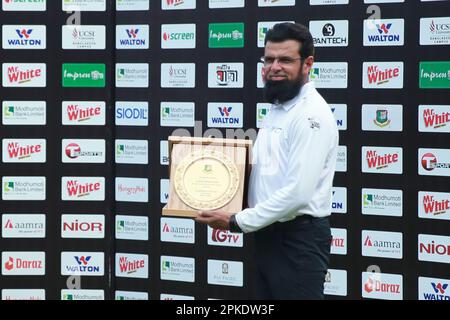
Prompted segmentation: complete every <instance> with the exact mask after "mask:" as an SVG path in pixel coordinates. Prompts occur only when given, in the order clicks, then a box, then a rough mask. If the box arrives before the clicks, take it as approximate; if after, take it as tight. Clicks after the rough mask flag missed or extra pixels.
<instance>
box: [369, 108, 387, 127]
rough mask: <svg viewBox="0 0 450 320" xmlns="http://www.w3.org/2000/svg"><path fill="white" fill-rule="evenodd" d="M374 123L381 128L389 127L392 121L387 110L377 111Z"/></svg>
mask: <svg viewBox="0 0 450 320" xmlns="http://www.w3.org/2000/svg"><path fill="white" fill-rule="evenodd" d="M373 122H374V123H375V125H377V126H378V127H380V128H383V127H386V126H388V125H389V124H390V123H391V120H389V118H388V111H387V110H386V109H383V110H377V112H376V118H375V120H374V121H373Z"/></svg>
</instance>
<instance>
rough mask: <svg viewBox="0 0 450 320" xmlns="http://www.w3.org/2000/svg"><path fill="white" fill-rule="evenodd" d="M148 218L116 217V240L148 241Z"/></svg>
mask: <svg viewBox="0 0 450 320" xmlns="http://www.w3.org/2000/svg"><path fill="white" fill-rule="evenodd" d="M148 230H149V225H148V217H144V216H125V215H116V239H123V240H148Z"/></svg>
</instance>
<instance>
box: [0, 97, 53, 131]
mask: <svg viewBox="0 0 450 320" xmlns="http://www.w3.org/2000/svg"><path fill="white" fill-rule="evenodd" d="M2 113H3V118H2V124H4V125H30V126H31V125H45V124H46V118H47V104H46V102H45V101H3V103H2Z"/></svg>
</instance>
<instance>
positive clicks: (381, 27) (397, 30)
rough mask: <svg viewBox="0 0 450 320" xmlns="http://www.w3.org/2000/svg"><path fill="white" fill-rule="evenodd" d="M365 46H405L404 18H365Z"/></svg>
mask: <svg viewBox="0 0 450 320" xmlns="http://www.w3.org/2000/svg"><path fill="white" fill-rule="evenodd" d="M363 28H364V46H403V44H404V41H405V40H404V38H405V35H404V34H405V31H404V30H405V20H404V19H381V20H375V19H367V20H364V25H363Z"/></svg>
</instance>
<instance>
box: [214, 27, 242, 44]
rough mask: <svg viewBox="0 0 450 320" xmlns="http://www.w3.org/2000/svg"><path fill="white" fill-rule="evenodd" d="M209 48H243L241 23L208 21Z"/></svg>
mask: <svg viewBox="0 0 450 320" xmlns="http://www.w3.org/2000/svg"><path fill="white" fill-rule="evenodd" d="M208 47H209V48H243V47H244V24H243V23H210V24H209V45H208Z"/></svg>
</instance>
